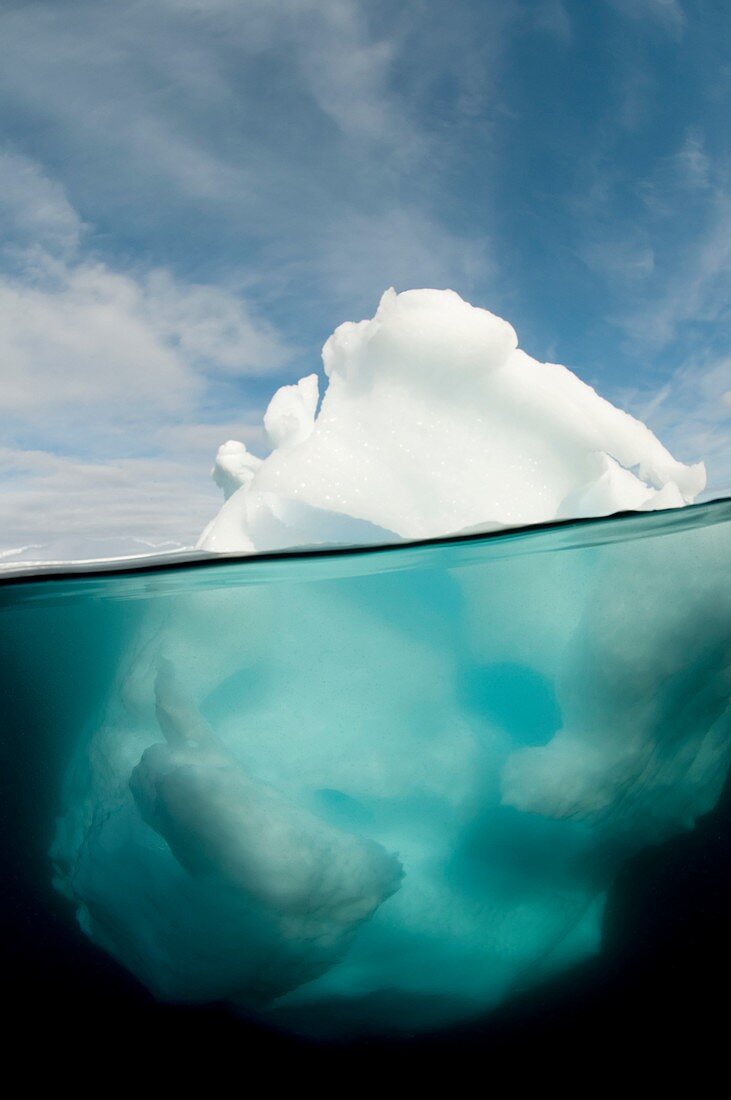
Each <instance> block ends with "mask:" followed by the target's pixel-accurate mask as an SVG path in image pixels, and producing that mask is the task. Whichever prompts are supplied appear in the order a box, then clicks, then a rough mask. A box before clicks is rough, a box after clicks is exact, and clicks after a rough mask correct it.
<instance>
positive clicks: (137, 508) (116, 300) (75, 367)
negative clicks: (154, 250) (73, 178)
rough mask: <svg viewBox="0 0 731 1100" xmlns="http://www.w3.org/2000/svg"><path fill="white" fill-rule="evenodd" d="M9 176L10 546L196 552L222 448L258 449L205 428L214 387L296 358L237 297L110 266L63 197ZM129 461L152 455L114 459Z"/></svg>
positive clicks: (4, 343) (0, 165) (5, 405)
mask: <svg viewBox="0 0 731 1100" xmlns="http://www.w3.org/2000/svg"><path fill="white" fill-rule="evenodd" d="M0 174H1V175H2V178H3V180H4V182H5V184H6V186H5V188H4V197H5V205H6V207H7V208H10V209H11V210H12V213H13V218H12V221H11V224H10V229H11V234H10V239H9V241H8V240H6V242H5V251H4V253H3V254H2V258H4V261H5V270H4V272H3V273H2V274H0V417H2V422H3V436H4V439H5V447H4V449H3V450H2V451H0V532H2V534H1V535H0V542H1V543H2V546H3V547H5V548H6V549H12V548H13V546H18V545H24V544H28V543H32V544H34V545H36V544H39V543H40V544H41V545H44V546H46V548H48V546H49V545H53V544H58V535H59V533H60V532H64V538H65V540H66V541H65V542H64V543H63V545H65V546H66V548H67V549H68V548H69V547H70V546H71V544H72V543H73V545H74V546H76V547H77V551H76V552H82V551H81V547H82V544H83V541H84V539H88V540H92V541H93V542H94V543H95V545H96V544H97V543H98V547H100V546H101V545H102V544H101V542H99V540H100V539H102V538H103V539H104V540H106V541H105V542H104V546H105V547H106V548H107V549H108V550H109V552H110V553H113V552H125V551H126V550H127V549H129V548H130V546H131V545H132V544H133V543H134V540H135V539H140V538H141V539H143V540H145V539H146V540H148V541H149V540H152V541H154V540H155V539H157V540H160V539H161V538H162V539H164V538H173V539H174V540H177V541H182V542H190V541H194V538H195V534H196V531H197V530H198V529H199V528H200V527H201V526H202V525H203V523H204V522H205V520H206V518H207V517H208V515H209V514H210V513H211V511H212V510H213V509H214V508H215V502H216V496H217V494H216V491H215V488H214V487H213V486H212V484H211V485H209V482H208V477H207V474H208V470H209V469H210V465H211V458H212V455H213V454H214V453H215V449H216V446H217V445H218V443H220V442H221V441H222V440H223V439H224V438H228V437H229V436H231V435H233V436H236V437H238V438H245V439H249V440H254V441H257V438H258V441H259V442H260V441H261V440H260V431H258V430H252V429H250V428H249V427H248V426H247V424H246V423H243V424H242V423H237V422H236V421H233V422H232V421H230V420H229V421H224V422H222V421H221V420H220V417H219V419H218V420H213V419H212V422H210V423H202V422H201V412H200V410H201V408H202V407H204V406H205V405H206V398H207V396H208V389H209V387H210V385H211V382H212V380H214V381H215V379H216V378H217V377H220V376H225V377H227V378H229V379H244V378H249V377H252V376H258V375H261V374H266V373H269V372H271V371H273V370H276V369H278V368H280V367H281V366H282V364H283V363H284V362H285V360H286V355H287V349H286V348H285V346H284V344H283V342H282V341H281V340H280V339H279V337H278V336H277V334H276V332H275V331H274V330H273V329H272V328H271V327H270V326H269V325H267V324H266V323H265V322H263V321H262V320H261V319H260V318H259V317H258V316H257V315H256V313H255V311H254V310H253V309H252V308H251V306H250V305H249V304H248V303H247V302H246V301H245V300H244V299H243V298H242V297H241V296H240V295H238V294H236V293H234V292H233V291H232V290H229V289H227V288H226V287H222V286H203V285H195V284H190V283H185V282H182V281H181V280H179V279H176V278H175V277H174V276H173V275H172V274H171V273H170V272H169V271H166V270H162V269H158V270H153V271H140V270H136V271H124V270H120V269H115V268H114V267H113V266H112V265H111V264H110V263H108V262H106V263H105V262H103V261H102V260H100V259H98V258H97V257H96V255H95V254H94V251H93V249H92V248H91V246H90V244H89V243H88V241H86V240H85V237H90V233H89V232H87V233H86V234H85V233H84V232H83V230H84V227H83V225H82V222H81V219H80V218H79V217H78V215H77V214H76V212H75V211H74V209H73V207H72V206H71V204H70V203H69V201H68V198H67V197H66V195H65V193H64V191H63V189H62V188H61V187H59V186H58V185H57V184H55V183H54V182H53V181H52V180H50V179H48V177H47V176H45V175H44V173H43V172H42V171H41V169H40V168H39V166H38V165H36V164H34V163H33V162H31V161H29V160H28V159H27V158H23V157H21V156H18V155H10V156H5V157H0ZM87 228H88V227H87ZM209 404H210V402H209ZM213 404H214V406H215V402H213ZM209 415H210V413H209ZM13 438H14V439H15V443H13ZM50 446H54V447H57V448H60V449H61V450H62V452H63V453H62V454H54V453H53V452H52V450H50V449H49V448H50ZM125 451H126V452H127V454H134V453H135V452H136V453H138V454H139V453H142V454H144V455H145V457H129V458H125V457H122V458H119V459H113V458H111V457H110V456H111V455H112V454H114V453H117V454H119V453H120V452H121V453H122V454H124V452H125ZM49 540H50V541H49ZM130 540H131V541H130ZM62 541H63V540H62ZM58 545H60V544H58ZM89 545H91V543H90V544H89ZM98 547H97V549H98ZM69 552H70V551H69Z"/></svg>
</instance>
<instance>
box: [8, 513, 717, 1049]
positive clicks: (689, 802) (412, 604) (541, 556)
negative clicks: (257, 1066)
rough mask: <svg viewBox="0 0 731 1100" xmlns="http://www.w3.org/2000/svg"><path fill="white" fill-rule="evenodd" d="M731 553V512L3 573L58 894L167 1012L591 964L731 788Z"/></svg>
mask: <svg viewBox="0 0 731 1100" xmlns="http://www.w3.org/2000/svg"><path fill="white" fill-rule="evenodd" d="M730 550H731V504H730V503H729V502H727V501H720V502H716V503H711V504H702V505H695V506H693V507H690V508H682V509H674V510H670V511H651V512H646V513H639V514H636V515H631V514H630V515H623V516H620V517H613V518H609V519H602V518H599V519H593V520H584V521H575V522H572V523H563V524H554V525H549V526H546V527H543V528H541V527H539V528H528V529H524V530H521V531H508V532H494V533H492V534H477V535H468V536H461V537H458V538H453V539H446V540H442V541H440V542H436V543H429V542H427V543H421V544H417V545H396V546H390V547H389V546H385V547H377V548H369V547H363V548H360V549H352V550H332V549H329V550H326V551H325V552H322V551H310V552H304V553H295V554H291V553H289V554H282V555H279V556H275V557H274V558H272V557H271V556H256V555H254V556H243V557H238V558H236V557H234V558H229V557H225V556H223V557H220V558H215V557H213V558H211V557H210V556H209V557H208V558H199V559H197V560H194V561H190V562H188V563H181V562H176V563H174V564H170V563H166V562H165V561H164V560H160V561H158V562H157V563H156V564H155V565H148V566H145V565H144V563H139V562H138V563H129V562H127V563H124V565H123V568H122V569H121V570H120V569H117V570H116V571H110V566H109V565H99V566H98V567H97V568H96V569H95V570H89V569H87V570H86V571H85V572H84V573H82V574H78V575H76V574H73V573H68V574H67V575H60V574H49V575H47V576H37V575H25V576H23V575H22V574H21V575H18V576H16V577H11V576H7V577H5V578H4V579H3V582H2V584H0V603H1V604H2V613H3V614H2V621H3V631H4V639H5V640H6V641H7V642H8V644H9V646H10V647H11V649H12V651H13V652H14V654H15V655H16V656H15V673H14V681H13V685H14V686H13V690H12V691H10V692H8V694H7V698H8V700H9V703H8V707H7V708H6V711H5V714H4V716H3V720H4V722H5V723H9V724H10V726H11V727H12V726H14V725H16V726H19V725H20V723H21V722H22V725H23V737H24V738H25V739H27V738H31V739H33V740H34V741H37V742H38V743H42V744H46V745H48V746H49V748H48V750H47V752H48V771H49V775H51V776H52V777H53V776H55V783H56V785H57V789H58V790H59V792H60V793H59V794H58V796H57V798H58V801H57V804H56V807H55V816H56V821H55V825H54V826H53V829H52V832H53V840H52V843H51V847H50V855H51V862H52V865H53V877H54V882H55V885H56V887H57V891H58V893H57V895H56V896H57V898H58V902H57V905H58V906H59V907H60V908H61V907H64V906H66V907H68V913H69V915H71V914H75V917H76V920H77V921H78V924H79V926H80V928H81V929H82V930H83V932H84V933H85V934H86V935H87V936H88V937H90V938H91V939H92V940H93V941H94V943H96V944H97V945H99V946H100V947H102V948H103V949H105V950H106V951H107V952H109V953H110V954H111V955H112V956H113V957H114V958H115V959H117V960H118V961H119V962H120V963H121V964H122V965H123V966H124V967H126V968H127V969H128V970H129V971H131V972H132V973H133V974H134V975H136V976H137V978H138V979H139V980H140V981H141V982H143V983H144V984H145V986H147V988H148V989H150V990H152V991H153V992H154V994H155V995H156V996H157V997H158V998H160V999H162V1000H165V1001H173V1002H187V1003H203V1002H209V1001H215V1002H220V1001H225V1002H227V1003H229V1004H230V1005H231V1006H232V1007H233V1008H234V1010H235V1011H238V1012H242V1013H244V1014H247V1015H250V1014H255V1015H256V1016H259V1017H261V1018H264V1019H266V1020H268V1021H269V1022H270V1023H272V1024H274V1025H276V1026H278V1027H282V1028H287V1029H292V1030H294V1031H297V1032H301V1033H307V1034H316V1035H319V1036H329V1035H333V1034H342V1033H343V1032H345V1033H346V1034H348V1035H352V1034H363V1033H384V1032H385V1033H388V1032H391V1033H392V1032H399V1031H402V1032H403V1031H408V1032H413V1031H417V1030H419V1029H421V1028H433V1027H439V1026H443V1025H447V1024H450V1023H452V1022H455V1021H459V1020H463V1019H466V1018H469V1017H474V1016H476V1015H478V1014H480V1013H483V1012H485V1011H488V1010H490V1009H492V1008H493V1007H494V1006H496V1005H498V1004H500V1003H501V1002H502V1001H504V1000H505V998H507V997H510V995H511V993H512V992H513V991H514V990H515V989H516V988H518V987H520V988H522V989H525V988H526V987H528V986H529V985H531V984H536V983H539V982H541V981H542V980H543V979H545V978H546V977H548V976H551V975H557V974H561V973H562V972H566V971H568V970H569V969H570V968H571V967H572V966H573V965H574V964H576V963H578V962H580V961H581V960H583V959H585V958H587V957H589V956H591V955H592V954H595V953H596V952H598V951H600V950H601V943H602V915H603V910H604V906H605V902H606V898H607V894H608V891H609V890H610V889H611V885H612V883H613V881H614V880H615V878H616V876H617V874H618V873H619V871H620V870H621V868H622V866H623V864H624V862H625V860H626V859H627V858H628V856H630V855H632V854H633V853H634V852H636V851H638V850H639V849H641V848H642V847H644V846H646V845H648V844H654V843H656V842H657V841H658V840H662V839H663V838H665V837H670V836H673V835H676V834H679V833H681V832H683V831H684V830H687V829H691V828H692V827H693V825H694V823H695V821H696V820H697V819H698V817H699V816H700V815H702V814H705V813H707V812H708V811H709V810H711V809H712V808H713V806H714V805H715V804H716V802H717V800H718V798H719V795H720V792H721V788H722V785H723V782H724V779H725V776H726V775H727V772H728V767H729V761H730V759H731V728H730V727H731V708H729V695H730V691H729V688H730V686H731V606H730V603H731V589H730V587H729V585H728V561H729V551H730ZM6 671H7V670H6ZM8 675H9V673H8ZM49 722H51V723H52V725H51V726H50V727H49ZM36 812H37V808H36ZM38 858H39V859H40V856H39V857H38ZM40 893H42V891H41V892H40Z"/></svg>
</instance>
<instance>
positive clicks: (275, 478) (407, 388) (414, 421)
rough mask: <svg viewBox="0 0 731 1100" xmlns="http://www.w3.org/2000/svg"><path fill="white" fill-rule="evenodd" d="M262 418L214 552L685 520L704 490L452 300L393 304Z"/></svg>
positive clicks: (236, 447) (701, 474) (401, 299)
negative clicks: (667, 511)
mask: <svg viewBox="0 0 731 1100" xmlns="http://www.w3.org/2000/svg"><path fill="white" fill-rule="evenodd" d="M323 364H324V369H325V374H326V376H327V379H328V384H327V389H326V392H325V394H324V396H323V400H322V405H321V408H320V410H319V413H318V412H317V405H318V379H317V376H316V375H314V374H312V375H309V376H307V377H306V378H303V379H301V380H300V381H299V382H298V383H297V384H296V385H292V386H283V387H282V388H281V389H280V390H278V391H277V392H276V393H275V395H274V397H273V398H272V400H271V402H270V404H269V407H268V408H267V410H266V413H265V415H264V427H265V429H266V432H267V436H268V438H269V441H270V443H271V445H272V448H273V450H272V452H271V453H270V454H269V456H268V457H267V458H265V459H264V460H263V461H262V460H261V459H259V458H257V457H256V456H254V455H252V454H250V453H249V451H248V450H247V449H246V447H245V446H244V444H243V443H238V442H235V441H230V442H228V443H226V444H224V446H222V447H221V449H220V450H219V453H218V456H217V459H216V465H215V468H214V478H215V480H216V482H217V483H218V484H219V485H220V486H221V488H222V489H223V491H224V494H225V496H226V501H225V503H224V505H223V507H222V508H221V510H220V512H219V513H218V515H217V516H216V517H215V519H214V520H213V521H212V522H211V523H210V524H209V525H208V527H207V528H206V530H205V531H204V532H203V534H202V536H201V538H200V541H199V547H200V548H201V549H204V550H211V551H257V550H275V549H281V548H284V547H288V546H294V545H305V544H315V543H369V542H371V543H372V542H384V541H397V540H399V539H422V538H429V537H434V536H440V535H447V534H454V533H457V532H460V531H465V530H470V529H475V528H479V529H484V530H488V529H490V528H499V527H503V526H517V525H523V524H532V523H540V522H545V521H548V520H554V519H565V518H572V517H576V516H600V515H609V514H611V513H613V512H618V511H623V510H654V509H660V508H673V507H678V506H681V505H683V504H687V503H689V502H691V501H693V500H694V499H695V497H696V495H697V494H698V493H699V492H700V491H701V490H702V489H703V488H704V486H705V469H704V466H703V464H702V463H697V464H696V465H692V466H685V465H683V464H682V463H681V462H678V461H676V460H675V459H674V458H673V457H672V455H671V454H670V453H669V452H668V451H667V450H666V448H665V447H663V445H662V444H661V443H660V442H659V440H658V439H657V438H656V437H655V436H654V435H653V433H652V432H651V431H650V429H649V428H647V427H646V426H645V425H644V424H642V423H641V422H640V421H638V420H636V419H635V418H634V417H632V416H630V415H628V414H627V413H625V412H622V411H621V410H620V409H617V408H615V407H614V406H613V405H611V404H610V403H609V402H608V401H606V400H604V399H603V398H601V397H600V396H599V395H598V394H597V393H596V392H595V391H594V390H593V389H592V388H591V387H590V386H588V385H587V384H586V383H584V382H582V381H581V380H580V379H579V378H578V377H577V376H576V375H575V374H573V373H572V372H571V371H570V370H568V369H567V368H566V367H562V366H559V365H557V364H554V363H540V362H538V361H537V360H535V359H532V358H531V357H530V356H529V355H527V354H526V353H525V352H524V351H522V350H521V349H520V348H519V347H518V338H517V336H516V334H515V331H514V329H513V328H512V327H511V325H509V324H508V323H507V322H506V321H503V320H501V319H500V318H499V317H496V316H495V315H494V314H492V313H489V312H488V311H487V310H484V309H478V308H475V307H473V306H471V305H469V304H468V303H467V302H465V301H463V300H462V299H461V298H460V297H459V295H458V294H456V293H454V292H453V291H450V290H409V291H406V292H404V293H401V294H397V293H396V292H395V291H394V290H388V291H386V293H385V294H384V295H383V297H382V299H381V302H380V305H379V307H378V310H377V312H376V315H375V317H373V318H372V320H369V321H361V322H360V323H357V324H353V323H346V324H343V325H340V327H339V328H338V329H336V331H335V332H334V333H333V335H332V336H331V337H330V339H329V340H328V341H327V343H326V344H325V347H324V349H323Z"/></svg>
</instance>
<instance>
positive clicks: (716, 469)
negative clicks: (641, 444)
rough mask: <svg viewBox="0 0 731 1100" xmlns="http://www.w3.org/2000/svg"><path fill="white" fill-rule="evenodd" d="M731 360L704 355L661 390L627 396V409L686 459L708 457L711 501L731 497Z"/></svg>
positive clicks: (686, 363)
mask: <svg viewBox="0 0 731 1100" xmlns="http://www.w3.org/2000/svg"><path fill="white" fill-rule="evenodd" d="M730 391H731V356H728V355H726V356H721V357H714V356H712V355H709V354H708V353H705V354H704V353H702V352H700V353H698V354H697V355H695V356H693V357H691V358H689V359H688V360H687V361H686V362H685V363H684V364H683V365H682V366H681V367H680V368H679V369H678V370H677V371H675V373H674V374H673V376H672V377H671V379H670V381H669V382H667V383H666V385H665V386H663V387H662V389H661V390H660V391H659V392H656V393H653V394H648V393H642V392H639V391H634V392H628V393H625V394H624V399H625V400H626V407H627V408H630V409H631V410H632V411H633V412H634V413H635V415H637V416H639V417H641V418H642V419H644V420H645V421H646V422H647V423H648V424H649V425H650V427H651V428H652V429H653V430H654V431H655V432H657V434H658V435H659V436H660V438H661V439H662V440H663V442H664V443H666V444H667V446H668V447H669V448H670V450H671V451H672V453H673V454H675V455H677V457H678V458H680V459H681V460H683V461H687V462H693V461H697V460H698V459H699V458H702V459H703V460H704V462H705V463H706V469H707V471H708V486H707V488H706V491H705V493H704V497H705V498H706V499H710V498H712V497H716V496H727V495H730V494H731V450H730V449H729V445H728V443H729V433H730V432H731V400H729V392H730Z"/></svg>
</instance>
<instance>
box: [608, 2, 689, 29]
mask: <svg viewBox="0 0 731 1100" xmlns="http://www.w3.org/2000/svg"><path fill="white" fill-rule="evenodd" d="M609 2H610V4H611V5H612V7H614V8H616V9H617V11H619V12H621V13H622V15H627V16H629V17H630V18H631V19H650V20H652V21H653V22H654V23H657V24H658V25H659V26H661V27H663V28H664V29H665V30H666V31H668V32H669V33H670V34H671V35H672V36H673V37H676V38H679V37H680V36H681V34H682V33H683V28H684V27H685V22H686V20H685V12H684V10H683V6H682V4H681V3H680V0H609Z"/></svg>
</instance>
